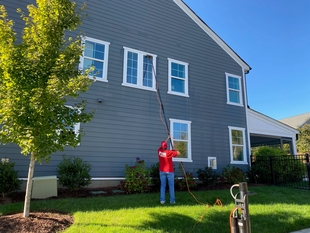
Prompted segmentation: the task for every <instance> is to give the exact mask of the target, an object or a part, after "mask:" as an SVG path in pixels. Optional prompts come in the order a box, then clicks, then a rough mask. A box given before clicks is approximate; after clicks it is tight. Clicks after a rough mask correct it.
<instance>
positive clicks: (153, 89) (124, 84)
mask: <svg viewBox="0 0 310 233" xmlns="http://www.w3.org/2000/svg"><path fill="white" fill-rule="evenodd" d="M122 86H125V87H133V88H137V89H141V90H146V91H156V89H155V88H153V87H152V88H147V87H142V86H137V85H132V84H128V83H122Z"/></svg>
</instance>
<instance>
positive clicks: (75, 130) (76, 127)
mask: <svg viewBox="0 0 310 233" xmlns="http://www.w3.org/2000/svg"><path fill="white" fill-rule="evenodd" d="M65 106H66V107H67V108H69V109H70V114H74V113H73V112H72V113H71V111H72V110H73V111H74V112H76V111H77V113H78V114H79V113H80V110H79V109H75V108H74V107H72V106H69V105H65ZM63 124H66V122H65V121H64V120H63ZM80 125H81V123H80V122H78V123H75V124H73V125H70V126H69V125H67V126H65V127H64V129H61V130H57V133H58V134H60V135H61V136H62V137H63V138H65V137H66V135H71V134H74V135H75V137H76V138H78V136H79V133H80ZM78 145H80V143H79V144H78Z"/></svg>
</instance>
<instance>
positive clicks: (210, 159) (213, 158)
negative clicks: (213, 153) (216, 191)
mask: <svg viewBox="0 0 310 233" xmlns="http://www.w3.org/2000/svg"><path fill="white" fill-rule="evenodd" d="M211 161H215V165H214V166H212V165H211ZM208 167H211V168H212V169H213V170H216V169H217V160H216V157H208Z"/></svg>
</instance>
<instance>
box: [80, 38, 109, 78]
mask: <svg viewBox="0 0 310 233" xmlns="http://www.w3.org/2000/svg"><path fill="white" fill-rule="evenodd" d="M83 42H84V46H85V48H84V52H83V56H82V57H81V61H80V65H81V69H83V70H86V69H88V68H90V67H94V70H93V71H92V72H91V73H89V77H93V76H95V78H96V80H97V81H107V80H108V78H107V75H108V55H109V45H110V43H108V42H105V41H101V40H97V39H94V38H90V37H85V39H84V40H83Z"/></svg>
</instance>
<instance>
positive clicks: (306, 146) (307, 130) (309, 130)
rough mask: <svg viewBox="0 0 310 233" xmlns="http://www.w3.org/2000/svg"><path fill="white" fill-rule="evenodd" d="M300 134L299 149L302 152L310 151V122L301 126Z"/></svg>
mask: <svg viewBox="0 0 310 233" xmlns="http://www.w3.org/2000/svg"><path fill="white" fill-rule="evenodd" d="M299 131H300V134H299V135H298V140H297V143H296V144H297V145H296V146H297V150H298V152H301V153H309V152H310V124H305V125H303V126H302V127H300V128H299Z"/></svg>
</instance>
